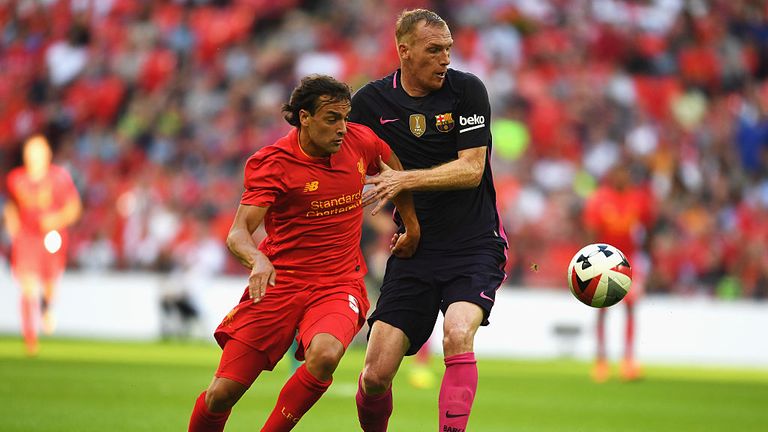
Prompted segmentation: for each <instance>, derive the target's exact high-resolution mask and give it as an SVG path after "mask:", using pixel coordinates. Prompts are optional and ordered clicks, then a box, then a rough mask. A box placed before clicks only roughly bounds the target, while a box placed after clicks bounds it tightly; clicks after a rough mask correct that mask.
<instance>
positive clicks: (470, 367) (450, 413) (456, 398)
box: [438, 352, 477, 432]
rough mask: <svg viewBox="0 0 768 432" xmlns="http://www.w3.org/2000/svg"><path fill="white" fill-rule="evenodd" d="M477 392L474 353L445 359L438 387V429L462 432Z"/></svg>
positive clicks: (465, 426)
mask: <svg viewBox="0 0 768 432" xmlns="http://www.w3.org/2000/svg"><path fill="white" fill-rule="evenodd" d="M476 392H477V361H476V360H475V353H473V352H468V353H463V354H456V355H453V356H450V357H446V358H445V375H444V376H443V384H442V385H441V386H440V399H439V402H438V407H439V409H440V428H439V430H441V431H446V432H464V430H465V429H466V428H467V422H468V421H469V413H470V411H471V410H472V402H474V400H475V393H476Z"/></svg>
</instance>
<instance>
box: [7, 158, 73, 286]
mask: <svg viewBox="0 0 768 432" xmlns="http://www.w3.org/2000/svg"><path fill="white" fill-rule="evenodd" d="M8 195H9V198H10V199H11V201H12V202H13V203H14V204H16V207H17V208H18V212H19V224H20V226H19V232H18V233H16V237H15V238H14V239H13V245H12V248H11V264H12V265H13V268H14V271H16V272H21V273H25V272H31V273H36V274H38V275H40V276H41V277H43V278H44V279H47V280H49V279H54V278H56V277H58V275H59V274H60V273H61V272H62V271H63V270H64V266H65V264H66V256H67V244H68V236H67V230H66V229H60V230H59V234H60V235H61V242H62V243H61V246H60V248H59V249H58V250H57V251H55V252H53V253H51V252H48V251H47V250H46V249H45V245H44V238H45V235H46V234H47V233H45V232H43V231H42V229H41V227H40V220H41V219H42V217H43V216H44V215H46V214H49V213H52V212H56V211H59V210H61V208H62V207H63V206H64V205H65V204H66V203H67V201H69V200H71V199H76V198H77V189H76V188H75V185H74V183H73V182H72V177H70V175H69V173H68V172H67V171H66V170H65V169H63V168H61V167H58V166H55V165H51V166H50V168H49V170H48V173H47V174H46V176H45V177H44V178H42V179H40V180H38V181H33V180H32V179H30V178H29V176H28V175H27V171H26V169H24V168H23V167H19V168H15V169H13V170H12V171H11V172H10V173H9V174H8Z"/></svg>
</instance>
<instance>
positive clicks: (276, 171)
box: [240, 153, 286, 207]
mask: <svg viewBox="0 0 768 432" xmlns="http://www.w3.org/2000/svg"><path fill="white" fill-rule="evenodd" d="M270 156H271V157H270ZM284 173H285V170H284V169H282V166H281V164H280V162H279V160H277V159H276V158H275V155H274V154H273V155H268V154H261V153H257V154H255V155H253V156H251V157H250V159H248V161H247V162H246V164H245V180H244V182H243V183H244V186H245V190H244V191H243V196H242V197H241V198H240V204H244V205H252V206H260V207H269V206H271V205H272V204H274V203H275V201H276V200H277V198H278V197H279V196H280V195H282V194H283V193H285V192H286V186H285V183H284V182H283V180H282V178H283V175H284Z"/></svg>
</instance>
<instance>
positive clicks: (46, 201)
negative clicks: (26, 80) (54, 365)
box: [3, 135, 82, 356]
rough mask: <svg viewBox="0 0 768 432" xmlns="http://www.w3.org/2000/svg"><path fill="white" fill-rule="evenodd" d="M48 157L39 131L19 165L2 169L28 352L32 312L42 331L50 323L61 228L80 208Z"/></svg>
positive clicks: (33, 333)
mask: <svg viewBox="0 0 768 432" xmlns="http://www.w3.org/2000/svg"><path fill="white" fill-rule="evenodd" d="M51 158H52V152H51V147H50V145H49V144H48V140H47V139H46V138H45V137H43V136H42V135H35V136H33V137H31V138H29V139H28V140H27V141H26V142H25V143H24V147H23V159H24V165H23V166H21V167H17V168H14V169H13V170H11V172H10V173H9V174H8V178H7V183H8V194H9V200H8V202H7V203H6V205H5V208H4V210H3V216H4V218H5V226H6V227H7V229H8V233H9V234H10V238H11V241H12V247H11V267H12V270H13V274H14V276H15V277H16V279H17V280H18V282H19V285H20V286H21V329H22V334H23V336H24V341H25V344H26V349H27V354H28V355H30V356H34V355H36V354H37V351H38V342H37V317H38V314H39V313H41V314H42V318H43V319H42V324H43V331H44V332H45V333H47V334H51V333H52V332H53V330H54V328H55V318H54V316H53V309H52V308H53V301H54V298H55V296H56V286H57V284H58V281H59V279H60V277H61V275H62V273H63V272H64V268H65V266H66V257H67V240H68V239H67V231H66V229H67V227H68V226H70V225H72V224H73V223H74V222H75V221H77V219H78V218H79V217H80V214H81V212H82V203H81V201H80V195H79V194H78V192H77V189H76V188H75V185H74V183H73V182H72V177H70V175H69V173H68V172H67V171H66V170H65V169H64V168H62V167H59V166H57V165H54V164H52V163H51ZM41 288H42V297H41Z"/></svg>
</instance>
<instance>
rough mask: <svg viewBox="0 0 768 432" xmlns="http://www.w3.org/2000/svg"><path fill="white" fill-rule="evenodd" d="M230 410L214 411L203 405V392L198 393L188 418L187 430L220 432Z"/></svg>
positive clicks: (190, 431)
mask: <svg viewBox="0 0 768 432" xmlns="http://www.w3.org/2000/svg"><path fill="white" fill-rule="evenodd" d="M230 412H232V410H229V411H225V412H220V413H214V412H210V411H208V407H207V406H206V405H205V392H202V393H200V396H198V397H197V401H195V408H194V409H193V410H192V417H191V418H190V419H189V429H188V431H189V432H222V431H223V430H224V425H225V424H226V423H227V418H229V413H230Z"/></svg>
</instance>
